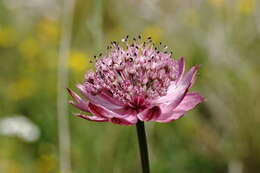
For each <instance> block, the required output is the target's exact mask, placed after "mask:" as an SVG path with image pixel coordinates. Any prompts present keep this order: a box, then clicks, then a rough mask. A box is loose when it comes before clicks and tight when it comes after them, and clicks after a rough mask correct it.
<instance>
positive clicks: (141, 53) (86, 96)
mask: <svg viewBox="0 0 260 173" xmlns="http://www.w3.org/2000/svg"><path fill="white" fill-rule="evenodd" d="M127 38H128V37H127ZM127 38H126V39H124V40H123V41H124V43H125V46H126V48H125V49H124V48H122V47H121V46H119V44H118V43H116V42H112V46H109V47H108V48H109V52H108V54H107V55H105V56H103V57H101V58H99V59H97V60H96V64H95V65H96V72H92V71H89V72H88V73H87V74H86V75H85V80H84V82H83V84H78V85H77V88H78V90H79V91H80V92H81V95H82V96H83V98H81V97H80V96H78V95H77V94H76V93H75V92H73V91H72V90H70V89H68V91H69V93H70V95H71V96H72V97H73V99H74V101H71V102H70V103H71V104H72V105H74V106H75V107H76V108H78V109H80V110H81V111H83V112H88V113H91V114H92V115H93V116H89V115H85V114H77V116H79V117H81V118H84V119H87V120H90V121H97V122H108V121H110V122H112V123H116V124H121V125H134V124H136V123H137V121H138V120H140V121H156V122H162V123H166V122H171V121H174V120H177V119H179V118H180V117H182V116H183V115H184V114H185V113H186V112H187V111H189V110H191V109H193V108H194V107H195V106H196V105H197V104H199V103H201V102H202V101H203V100H204V98H203V97H202V96H201V95H199V94H198V93H196V92H188V90H189V89H190V88H191V86H192V85H193V83H194V81H195V77H196V74H197V71H198V66H194V67H192V68H191V69H190V70H189V71H188V72H186V73H185V72H184V71H185V62H184V58H180V59H177V60H174V59H172V58H171V53H167V52H163V51H162V49H163V48H160V50H158V49H157V48H156V47H155V45H154V44H153V43H152V41H151V39H150V38H148V41H147V42H144V43H141V42H140V41H139V40H137V41H136V39H134V42H133V44H131V45H129V42H128V41H127ZM160 45H161V43H160ZM164 48H165V47H164Z"/></svg>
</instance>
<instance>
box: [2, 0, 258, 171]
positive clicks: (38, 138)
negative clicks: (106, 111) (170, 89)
mask: <svg viewBox="0 0 260 173" xmlns="http://www.w3.org/2000/svg"><path fill="white" fill-rule="evenodd" d="M68 2H69V1H68ZM68 2H67V1H62V0H0V58H1V61H0V100H1V101H0V172H1V173H60V172H61V171H60V168H59V160H60V159H59V135H63V131H59V130H58V119H57V81H59V79H58V77H57V76H58V66H59V63H58V62H59V61H58V57H59V56H60V57H62V55H63V54H62V51H64V52H65V53H66V52H67V53H69V56H68V57H69V60H68V63H69V65H68V70H69V71H68V72H69V73H68V74H69V75H66V73H64V74H65V76H63V77H65V78H67V79H68V80H69V84H68V86H69V87H70V88H72V89H75V84H77V83H79V82H82V80H83V76H84V73H85V72H86V71H87V70H88V69H90V68H93V67H92V64H90V63H89V60H90V59H91V57H93V55H95V54H99V53H100V52H104V50H105V48H106V45H107V44H108V43H109V42H110V41H113V40H120V39H121V38H123V37H125V36H126V35H127V34H129V35H131V36H137V35H139V34H141V35H142V36H143V37H148V36H151V37H152V38H153V40H154V41H155V42H159V41H162V42H163V43H165V44H167V45H168V47H169V48H170V49H171V50H173V52H174V57H175V58H177V57H180V56H185V57H186V62H187V67H191V66H192V65H194V64H201V69H200V72H199V78H198V80H197V83H196V84H195V86H194V87H193V90H196V91H199V92H200V93H201V94H202V95H204V96H205V97H206V102H205V103H203V104H201V105H199V106H198V107H197V108H196V109H194V110H192V111H190V112H189V113H187V114H186V116H184V117H183V118H182V119H180V120H178V121H176V122H173V123H168V124H160V123H147V124H146V127H147V131H148V132H147V133H148V142H149V151H150V160H151V169H152V172H153V173H172V172H173V173H257V172H259V170H260V135H259V132H260V116H259V115H260V114H259V113H260V107H259V103H260V80H259V79H260V77H259V74H260V57H259V54H260V10H259V8H260V3H259V1H257V0H204V1H202V0H188V1H181V0H161V1H160V0H75V2H74V1H73V0H71V1H70V2H72V5H69V6H70V7H71V9H65V10H64V8H63V7H64V3H68ZM73 2H74V3H75V4H74V5H75V6H74V5H73ZM65 5H66V4H65ZM67 5H68V4H67ZM70 10H73V11H72V14H71V13H70ZM71 19H72V20H71ZM70 21H72V23H71V24H70ZM64 22H65V23H64ZM63 26H66V27H65V29H68V30H67V31H68V32H67V33H65V34H64V33H63V29H64V27H63ZM70 28H71V32H70ZM66 34H67V36H69V35H71V40H69V39H68V41H67V43H70V45H69V46H68V47H67V48H66V46H65V48H66V49H61V48H60V46H61V41H60V40H63V41H64V37H65V38H66ZM64 42H66V39H65V41H64ZM64 52H63V53H64ZM59 91H60V92H64V94H66V90H65V88H59ZM68 99H69V98H68ZM257 103H258V104H257ZM66 106H68V107H69V112H68V113H67V114H66V115H64V117H63V118H65V119H66V117H67V118H68V119H69V127H70V128H69V129H65V130H64V132H66V130H68V132H69V133H70V136H71V138H70V142H71V147H70V150H71V151H70V153H71V155H70V157H69V159H70V160H71V167H72V168H71V169H72V171H71V172H72V173H86V172H87V173H100V172H102V173H103V172H104V173H122V172H124V173H133V172H140V163H139V153H138V146H137V137H136V134H135V127H134V126H133V127H126V126H119V125H113V124H110V123H93V122H88V121H85V120H83V119H79V118H76V117H73V116H72V114H73V113H75V112H78V110H76V109H74V108H72V107H71V106H69V105H67V104H66ZM65 128H66V126H65ZM67 171H69V168H67ZM67 171H66V168H65V171H63V172H64V173H67Z"/></svg>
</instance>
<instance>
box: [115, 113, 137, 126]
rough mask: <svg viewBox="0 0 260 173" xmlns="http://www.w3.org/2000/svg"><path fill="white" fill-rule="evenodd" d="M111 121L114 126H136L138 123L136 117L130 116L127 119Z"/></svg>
mask: <svg viewBox="0 0 260 173" xmlns="http://www.w3.org/2000/svg"><path fill="white" fill-rule="evenodd" d="M110 121H111V122H112V123H114V124H119V125H127V126H131V125H135V124H136V123H137V121H138V119H137V116H136V115H129V116H127V117H125V118H111V119H110Z"/></svg>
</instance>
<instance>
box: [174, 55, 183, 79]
mask: <svg viewBox="0 0 260 173" xmlns="http://www.w3.org/2000/svg"><path fill="white" fill-rule="evenodd" d="M176 61H177V64H178V72H179V73H178V75H177V79H179V78H181V77H182V75H183V74H184V71H185V61H184V57H181V58H180V59H178V60H176Z"/></svg>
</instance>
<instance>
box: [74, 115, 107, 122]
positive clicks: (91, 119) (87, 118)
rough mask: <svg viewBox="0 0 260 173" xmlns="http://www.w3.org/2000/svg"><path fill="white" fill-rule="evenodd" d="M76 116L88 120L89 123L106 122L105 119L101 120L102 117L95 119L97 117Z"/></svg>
mask: <svg viewBox="0 0 260 173" xmlns="http://www.w3.org/2000/svg"><path fill="white" fill-rule="evenodd" d="M76 116H78V117H80V118H83V119H86V120H89V121H96V122H107V121H108V119H107V118H102V117H97V116H88V115H82V114H77V115H76Z"/></svg>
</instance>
